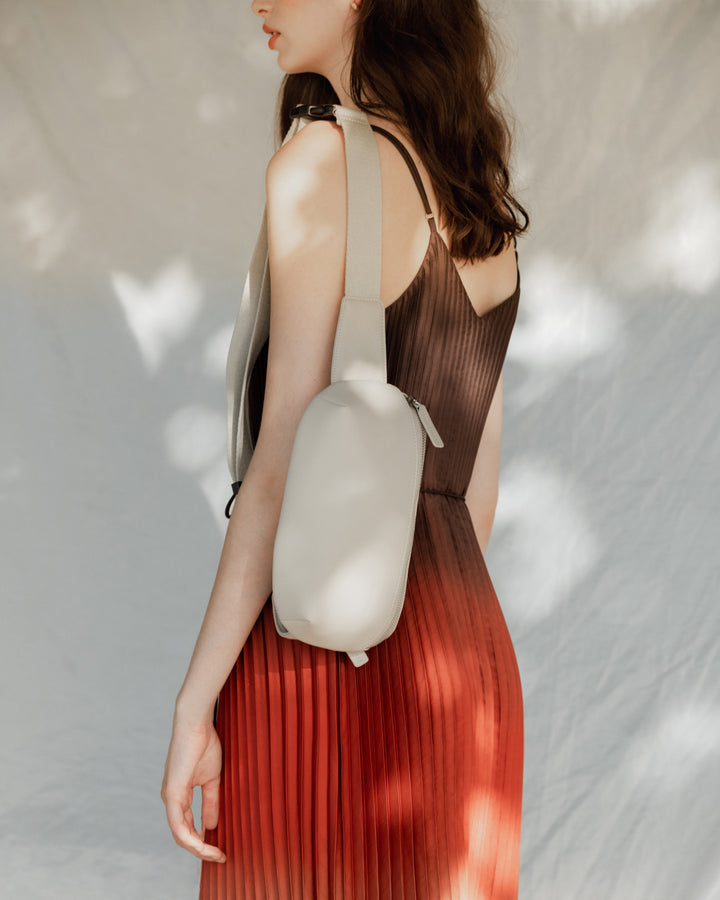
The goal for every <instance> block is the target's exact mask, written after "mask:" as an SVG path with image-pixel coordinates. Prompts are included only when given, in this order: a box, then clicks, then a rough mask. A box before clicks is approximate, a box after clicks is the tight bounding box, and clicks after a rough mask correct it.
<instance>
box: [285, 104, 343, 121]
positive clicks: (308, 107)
mask: <svg viewBox="0 0 720 900" xmlns="http://www.w3.org/2000/svg"><path fill="white" fill-rule="evenodd" d="M297 116H302V117H306V118H308V119H330V118H333V117H334V116H335V105H334V104H332V103H325V104H319V103H307V104H300V105H299V106H294V107H293V108H292V109H291V110H290V118H293V119H294V118H296V117H297Z"/></svg>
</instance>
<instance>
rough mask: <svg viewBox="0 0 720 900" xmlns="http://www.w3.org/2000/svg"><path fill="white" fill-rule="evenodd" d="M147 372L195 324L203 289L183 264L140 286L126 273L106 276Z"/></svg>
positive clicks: (166, 270) (167, 268) (172, 266)
mask: <svg viewBox="0 0 720 900" xmlns="http://www.w3.org/2000/svg"><path fill="white" fill-rule="evenodd" d="M110 280H111V284H112V287H113V290H114V291H115V294H116V296H117V298H118V300H119V301H120V306H121V307H122V309H123V312H124V313H125V318H126V320H127V323H128V327H129V329H130V331H131V333H132V335H133V337H134V338H135V341H136V343H137V346H138V349H139V350H140V354H141V356H142V359H143V362H144V363H145V368H146V370H147V371H148V372H151V373H152V372H155V371H157V369H158V368H159V366H160V364H161V363H162V361H163V359H164V357H165V355H166V353H167V352H168V350H169V349H170V348H171V347H172V346H173V345H175V344H177V343H178V342H179V341H180V340H182V339H183V338H184V337H186V336H187V335H188V333H189V331H190V328H191V327H192V325H193V323H194V322H195V321H196V319H197V317H198V315H199V313H200V309H201V307H202V301H203V289H202V286H201V284H200V282H199V281H198V280H197V278H196V277H195V274H194V272H193V271H192V269H191V268H190V266H189V265H188V264H187V263H186V262H185V261H184V260H178V261H176V262H174V263H171V264H169V265H167V266H165V268H164V269H163V270H162V271H161V272H160V273H159V274H158V275H157V276H156V278H155V279H154V281H153V282H152V283H151V284H148V285H144V284H142V283H141V282H139V281H138V280H137V279H136V278H134V277H133V276H132V275H129V274H127V273H126V272H113V273H111V276H110Z"/></svg>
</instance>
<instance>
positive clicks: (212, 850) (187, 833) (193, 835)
mask: <svg viewBox="0 0 720 900" xmlns="http://www.w3.org/2000/svg"><path fill="white" fill-rule="evenodd" d="M165 811H166V814H167V820H168V824H169V826H170V831H171V832H172V836H173V838H174V839H175V843H176V844H178V845H179V846H180V847H182V848H183V849H185V850H189V851H190V853H192V854H193V855H194V856H198V857H199V858H200V859H206V860H208V861H209V862H221V863H222V862H225V861H226V857H225V854H224V853H223V852H222V850H220V849H219V848H218V847H214V846H213V845H212V844H206V843H205V842H204V841H203V840H202V838H201V837H200V835H199V834H198V832H197V829H196V828H195V822H194V820H193V814H192V809H191V808H190V807H187V806H185V804H184V803H183V802H182V801H180V800H179V799H177V798H174V797H172V796H170V795H166V798H165Z"/></svg>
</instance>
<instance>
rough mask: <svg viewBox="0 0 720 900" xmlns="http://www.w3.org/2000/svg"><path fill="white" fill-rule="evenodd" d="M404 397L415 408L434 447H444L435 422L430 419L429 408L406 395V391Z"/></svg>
mask: <svg viewBox="0 0 720 900" xmlns="http://www.w3.org/2000/svg"><path fill="white" fill-rule="evenodd" d="M403 395H404V396H405V399H406V400H407V401H408V403H410V404H411V405H412V406H414V407H415V411H416V412H417V414H418V418H419V419H420V421H421V423H422V426H423V428H424V429H425V431H426V432H427V434H428V437H429V438H430V440H431V441H432V443H433V446H435V447H444V446H445V444H444V443H443V439H442V438H441V437H440V433H439V432H438V430H437V428H436V427H435V425H434V424H433V420H432V419H431V418H430V413H429V412H428V410H427V407H426V406H425V405H424V404H423V403H421V402H420V401H419V400H417V399H416V398H415V397H413V396H412V395H411V394H406V393H405V391H403Z"/></svg>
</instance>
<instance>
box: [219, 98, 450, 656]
mask: <svg viewBox="0 0 720 900" xmlns="http://www.w3.org/2000/svg"><path fill="white" fill-rule="evenodd" d="M291 116H293V117H294V118H296V117H307V118H334V119H335V120H336V121H337V122H338V123H339V124H340V125H341V126H342V128H343V132H344V137H345V157H346V162H347V189H348V219H347V247H346V264H345V294H344V297H343V299H342V303H341V305H340V313H339V318H338V324H337V328H336V332H335V342H334V346H333V355H332V366H331V383H330V384H329V385H328V386H327V387H326V388H325V389H324V390H322V391H320V392H319V393H318V394H317V395H316V396H315V397H313V399H312V400H311V401H310V403H309V404H308V406H307V407H306V409H305V411H304V412H303V415H302V417H301V419H300V422H299V424H298V428H297V431H296V434H295V439H294V442H293V447H292V452H291V457H290V461H289V466H288V472H287V480H286V483H285V489H284V494H283V499H282V505H281V509H280V517H279V521H278V528H277V532H276V536H275V543H274V549H273V562H272V609H273V618H274V621H275V627H276V629H277V631H278V633H279V634H280V635H282V636H283V637H287V638H290V639H296V640H301V641H304V642H306V643H308V644H312V645H315V646H317V647H324V648H327V649H330V650H335V651H338V652H345V653H347V655H348V656H349V658H350V660H351V661H352V662H353V664H354V665H355V666H360V665H363V664H364V663H366V662H368V655H367V652H366V651H367V650H368V649H370V648H371V647H373V646H375V645H376V644H379V643H380V642H381V641H383V640H385V639H386V638H387V637H389V636H390V635H391V634H392V633H393V631H394V630H395V628H396V626H397V623H398V620H399V618H400V614H401V612H402V608H403V602H404V598H405V591H406V587H407V578H408V570H409V565H410V555H411V552H412V546H413V538H414V532H415V521H416V516H417V505H418V498H419V492H420V483H421V479H422V473H423V468H424V462H425V448H426V443H427V438H428V436H429V437H430V440H431V441H432V442H433V444H434V445H435V446H436V447H442V446H443V442H442V439H441V437H440V435H439V434H438V432H437V430H436V429H435V427H434V425H433V423H432V420H431V418H430V415H429V413H428V411H427V409H426V408H425V406H424V405H423V404H422V403H421V402H420V401H419V400H418V399H417V398H415V397H412V396H411V395H409V394H407V393H406V392H404V391H402V390H400V389H399V388H398V387H396V386H395V385H393V384H390V383H388V381H387V359H386V344H385V307H384V305H383V303H382V301H381V300H380V275H381V252H382V188H381V179H380V161H379V157H378V152H377V145H376V142H375V137H374V135H373V132H372V127H371V125H370V123H369V121H368V118H367V116H366V114H365V113H364V112H362V111H359V110H354V109H350V108H347V107H343V106H340V105H338V104H331V105H325V106H299V107H295V109H293V111H292V112H291ZM286 139H287V138H286ZM264 226H265V217H263V228H264ZM262 231H263V229H261V237H260V238H259V241H258V244H259V245H261V244H262ZM256 256H257V257H258V258H257V259H255V257H256ZM261 256H262V246H260V250H258V247H256V254H254V257H253V264H254V265H255V266H256V276H257V272H258V271H259V269H260V266H261V263H262V260H261ZM265 256H266V258H265V261H264V266H263V275H262V276H260V278H259V279H257V280H256V283H257V282H258V281H259V282H262V288H261V291H262V289H266V288H265V285H266V284H267V289H269V277H268V271H267V249H266V239H265ZM251 270H252V266H251ZM248 277H249V278H250V275H249V276H248ZM233 339H234V337H233ZM231 347H232V342H231ZM228 375H229V376H230V375H231V373H230V371H228ZM247 375H248V368H247V367H246V368H245V372H244V379H245V380H244V381H243V382H242V383H240V390H241V391H242V392H244V391H245V390H246V388H247V384H246V380H247ZM236 386H238V381H237V378H236V376H235V374H233V376H232V378H230V377H229V379H228V387H229V388H231V387H232V388H235V387H236ZM231 394H232V397H230V396H229V399H232V401H233V402H232V405H229V406H228V424H229V428H230V430H231V433H232V435H234V439H233V441H232V443H231V445H230V449H229V459H231V458H237V433H238V423H239V420H240V415H239V413H240V410H239V408H238V403H237V398H236V396H235V394H236V391H234V390H233V391H231ZM245 406H246V404H245ZM231 475H233V479H234V482H233V491H234V494H235V492H236V491H237V487H236V485H237V486H238V487H239V483H240V482H238V480H237V478H238V469H237V468H235V469H233V466H232V463H231ZM234 494H233V496H234ZM231 500H232V498H231ZM228 506H229V504H228ZM226 513H227V510H226Z"/></svg>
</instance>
